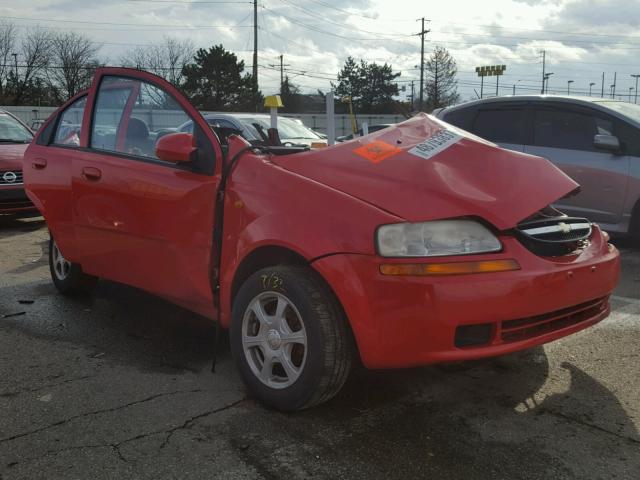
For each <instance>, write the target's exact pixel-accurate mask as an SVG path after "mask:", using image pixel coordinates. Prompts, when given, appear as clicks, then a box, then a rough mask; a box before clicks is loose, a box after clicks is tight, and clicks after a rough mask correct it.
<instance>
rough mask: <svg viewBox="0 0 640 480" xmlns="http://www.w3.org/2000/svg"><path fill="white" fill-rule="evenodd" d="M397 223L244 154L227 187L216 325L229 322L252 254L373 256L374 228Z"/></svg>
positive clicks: (372, 208)
mask: <svg viewBox="0 0 640 480" xmlns="http://www.w3.org/2000/svg"><path fill="white" fill-rule="evenodd" d="M400 221H402V219H401V218H399V217H396V216H394V215H392V214H389V213H387V212H385V211H383V210H381V209H379V208H377V207H375V206H373V205H371V204H368V203H366V202H363V201H361V200H358V199H357V198H354V197H352V196H350V195H347V194H345V193H342V192H339V191H337V190H335V189H332V188H329V187H326V186H325V185H322V184H320V183H318V182H315V181H313V180H309V179H307V178H305V177H302V176H300V175H297V174H295V173H292V172H289V171H287V170H285V169H283V168H281V167H278V166H276V165H274V164H273V163H271V162H270V161H269V160H268V157H265V156H260V155H254V154H248V155H247V156H246V157H245V158H243V160H242V161H241V162H240V163H239V164H238V166H237V168H236V170H235V171H234V174H233V177H232V180H231V181H230V182H229V185H228V190H227V197H226V201H225V217H224V239H223V245H222V279H221V280H222V281H221V282H220V285H221V291H220V295H221V305H220V307H221V308H220V313H221V321H222V324H223V325H224V326H228V325H229V322H230V318H231V317H230V313H231V305H232V301H233V299H232V298H231V295H232V284H233V279H234V277H235V274H236V272H237V269H238V266H239V265H240V264H241V262H242V260H243V259H244V258H246V257H247V255H249V254H250V253H251V252H253V251H254V250H256V249H257V248H260V247H264V246H276V247H282V248H286V249H288V250H290V251H292V252H294V253H296V254H297V255H299V256H300V257H302V258H304V259H306V260H307V261H309V262H311V261H313V260H314V259H316V258H319V257H323V256H326V255H331V254H335V253H354V254H366V255H373V254H374V253H375V248H374V233H375V230H376V228H377V227H378V226H379V225H382V224H385V223H395V222H400Z"/></svg>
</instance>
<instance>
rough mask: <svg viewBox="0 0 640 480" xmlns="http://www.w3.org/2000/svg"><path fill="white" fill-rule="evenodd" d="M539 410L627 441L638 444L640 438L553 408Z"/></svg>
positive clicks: (639, 443) (541, 412)
mask: <svg viewBox="0 0 640 480" xmlns="http://www.w3.org/2000/svg"><path fill="white" fill-rule="evenodd" d="M539 412H540V414H544V413H548V414H550V415H553V416H555V417H560V418H562V419H564V420H566V421H568V422H570V423H577V424H578V425H582V426H584V427H587V428H591V429H593V430H597V431H599V432H602V433H607V434H609V435H613V436H614V437H618V438H619V439H621V440H626V441H628V442H631V443H635V444H638V445H640V440H637V439H635V438H631V437H627V436H625V435H621V434H619V433H616V432H612V431H611V430H607V429H606V428H603V427H599V426H598V425H594V424H592V423H589V422H585V421H584V420H580V419H579V418H575V417H572V416H571V415H567V414H564V413H560V412H554V411H553V410H549V409H548V408H544V407H542V408H541V409H540V411H539Z"/></svg>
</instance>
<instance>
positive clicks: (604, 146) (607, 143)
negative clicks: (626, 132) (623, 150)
mask: <svg viewBox="0 0 640 480" xmlns="http://www.w3.org/2000/svg"><path fill="white" fill-rule="evenodd" d="M593 145H594V147H596V148H599V149H601V150H608V151H610V152H619V151H620V140H618V137H616V136H613V135H596V136H595V137H594V139H593Z"/></svg>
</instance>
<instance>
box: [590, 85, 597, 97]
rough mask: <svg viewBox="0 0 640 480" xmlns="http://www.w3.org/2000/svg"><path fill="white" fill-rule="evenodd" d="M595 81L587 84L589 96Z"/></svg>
mask: <svg viewBox="0 0 640 480" xmlns="http://www.w3.org/2000/svg"><path fill="white" fill-rule="evenodd" d="M595 84H596V83H595V82H591V83H590V84H589V96H591V87H593V86H594V85H595Z"/></svg>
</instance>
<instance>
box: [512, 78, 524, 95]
mask: <svg viewBox="0 0 640 480" xmlns="http://www.w3.org/2000/svg"><path fill="white" fill-rule="evenodd" d="M521 81H522V80H518V81H517V82H516V83H514V84H513V95H515V94H516V85H517V84H518V83H520V82H521Z"/></svg>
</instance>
